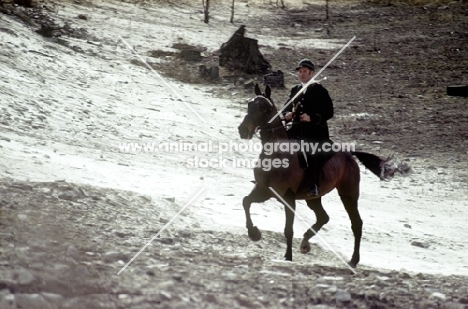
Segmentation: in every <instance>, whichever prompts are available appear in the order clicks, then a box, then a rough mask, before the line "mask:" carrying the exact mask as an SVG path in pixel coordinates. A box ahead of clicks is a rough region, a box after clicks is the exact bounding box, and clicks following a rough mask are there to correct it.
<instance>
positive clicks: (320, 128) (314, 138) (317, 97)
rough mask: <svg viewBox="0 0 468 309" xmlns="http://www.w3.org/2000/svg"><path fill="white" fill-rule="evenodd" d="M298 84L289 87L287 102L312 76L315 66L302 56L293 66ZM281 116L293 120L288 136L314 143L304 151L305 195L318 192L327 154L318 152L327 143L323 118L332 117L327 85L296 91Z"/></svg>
mask: <svg viewBox="0 0 468 309" xmlns="http://www.w3.org/2000/svg"><path fill="white" fill-rule="evenodd" d="M296 71H297V76H298V77H299V80H300V81H301V83H300V84H298V85H296V86H294V87H293V88H292V89H291V94H290V96H289V99H288V101H287V102H286V103H285V104H287V103H288V102H289V101H290V100H291V99H292V98H293V97H294V96H295V95H296V94H297V93H298V92H299V91H300V90H301V89H302V88H303V87H304V86H305V85H306V84H307V83H308V82H309V81H310V80H311V79H312V77H313V75H314V73H315V66H314V64H313V63H312V61H311V60H309V59H303V60H301V61H300V62H299V64H298V65H297V67H296ZM283 115H284V119H285V120H286V121H287V122H289V121H293V123H292V127H291V128H290V129H289V130H288V134H289V136H290V137H291V138H293V139H297V140H301V141H304V142H306V143H311V142H312V143H318V144H317V145H319V146H318V148H317V152H318V153H312V149H311V148H309V149H303V151H304V150H309V151H307V152H306V153H307V167H306V184H307V186H309V185H310V190H309V191H308V192H307V195H308V196H318V192H319V188H318V184H319V180H320V172H321V170H322V168H323V165H324V163H325V161H326V159H327V158H328V157H329V156H327V154H323V153H320V152H321V151H322V149H321V148H322V145H323V143H326V142H328V143H330V145H331V143H332V142H331V140H330V135H329V131H328V125H327V120H328V119H330V118H332V117H333V102H332V99H331V98H330V95H329V94H328V91H327V89H325V87H323V86H322V85H320V84H318V83H315V82H314V83H311V84H310V85H309V86H308V87H307V89H306V90H305V92H303V93H302V94H301V95H299V96H298V97H297V98H296V99H295V100H294V101H293V102H292V103H290V104H289V105H288V106H287V107H286V108H285V109H284V110H283Z"/></svg>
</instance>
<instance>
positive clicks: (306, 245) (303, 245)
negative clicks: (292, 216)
mask: <svg viewBox="0 0 468 309" xmlns="http://www.w3.org/2000/svg"><path fill="white" fill-rule="evenodd" d="M300 251H301V253H303V254H306V253H307V252H310V243H309V241H308V240H305V239H304V240H303V241H302V242H301V246H300Z"/></svg>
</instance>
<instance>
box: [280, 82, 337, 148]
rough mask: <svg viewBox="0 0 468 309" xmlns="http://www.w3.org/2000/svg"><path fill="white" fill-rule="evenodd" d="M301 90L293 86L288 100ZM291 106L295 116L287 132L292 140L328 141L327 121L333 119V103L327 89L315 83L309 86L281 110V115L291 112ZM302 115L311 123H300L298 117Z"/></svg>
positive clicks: (298, 86) (300, 86)
mask: <svg viewBox="0 0 468 309" xmlns="http://www.w3.org/2000/svg"><path fill="white" fill-rule="evenodd" d="M301 88H302V85H301V84H299V85H296V86H294V87H293V88H292V89H291V94H290V96H289V99H291V98H293V97H294V96H295V95H296V93H297V92H298V91H299V90H300V89H301ZM289 99H288V101H289ZM296 104H297V105H296ZM293 105H294V106H296V114H295V118H294V119H293V126H292V127H291V129H289V131H288V133H289V135H290V136H291V137H292V138H295V139H299V140H306V141H314V142H326V141H329V140H330V134H329V131H328V125H327V120H328V119H330V118H332V117H333V102H332V99H331V98H330V95H329V94H328V91H327V89H325V88H324V87H323V86H322V85H320V84H317V83H314V84H311V85H309V87H307V90H306V91H305V93H303V94H301V95H300V96H299V97H298V98H296V99H295V100H294V102H292V103H291V104H289V105H288V106H287V107H286V108H285V109H284V110H283V114H284V115H285V114H286V113H288V112H291V111H292V110H293ZM304 113H305V114H307V115H309V116H310V118H311V122H303V121H300V119H299V116H300V115H301V114H304Z"/></svg>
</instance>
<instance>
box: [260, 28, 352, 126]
mask: <svg viewBox="0 0 468 309" xmlns="http://www.w3.org/2000/svg"><path fill="white" fill-rule="evenodd" d="M355 38H356V36H353V38H352V39H351V40H349V42H348V43H346V45H345V46H343V47H342V48H341V49H340V51H339V52H337V53H336V55H335V56H333V58H331V59H330V61H328V62H327V64H326V65H325V66H324V67H323V68H322V69H320V71H318V73H317V74H315V75H314V77H312V79H311V80H309V81H308V82H307V84H305V85H304V87H302V89H301V90H299V91H298V92H297V93H296V95H295V96H294V97H292V99H290V100H289V101H288V102H287V103H286V104H285V105H284V106H283V108H282V109H280V110H279V112H278V113H277V114H276V115H274V116H273V118H271V119H270V121H268V123H271V122H272V121H273V120H275V118H276V117H278V116H279V115H280V114H281V113H282V112H283V110H284V109H285V108H286V107H288V105H289V104H291V103H292V102H293V101H294V100H295V99H296V98H297V97H298V96H300V95H301V93H303V92H304V91H305V90H306V89H307V87H309V85H310V84H312V83H313V82H314V81H315V79H316V78H317V77H318V76H319V75H320V73H322V72H323V70H325V69H326V67H327V66H328V65H329V64H330V63H332V62H333V60H335V59H336V57H338V56H339V55H340V54H341V53H342V52H343V51H344V50H345V49H346V47H348V46H349V44H351V42H352V41H354V39H355Z"/></svg>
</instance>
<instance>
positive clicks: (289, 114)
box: [284, 112, 293, 121]
mask: <svg viewBox="0 0 468 309" xmlns="http://www.w3.org/2000/svg"><path fill="white" fill-rule="evenodd" d="M292 119H293V113H291V112H289V113H287V114H286V115H284V120H286V121H291V120H292Z"/></svg>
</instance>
